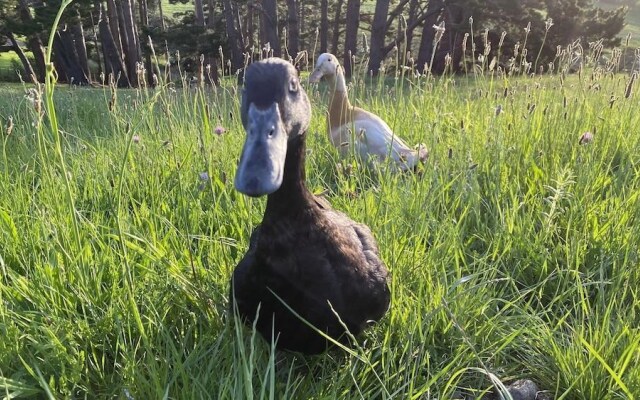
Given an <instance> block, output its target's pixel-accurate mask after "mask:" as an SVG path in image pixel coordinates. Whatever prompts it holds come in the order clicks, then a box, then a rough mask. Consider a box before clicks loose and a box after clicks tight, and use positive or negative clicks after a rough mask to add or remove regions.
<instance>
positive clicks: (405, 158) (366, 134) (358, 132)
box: [309, 53, 428, 170]
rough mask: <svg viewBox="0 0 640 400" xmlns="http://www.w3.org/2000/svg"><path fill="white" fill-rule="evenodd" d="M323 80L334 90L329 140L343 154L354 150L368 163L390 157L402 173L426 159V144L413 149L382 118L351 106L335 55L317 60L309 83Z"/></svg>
mask: <svg viewBox="0 0 640 400" xmlns="http://www.w3.org/2000/svg"><path fill="white" fill-rule="evenodd" d="M323 77H324V78H325V79H326V80H327V82H328V83H329V87H330V88H331V100H330V102H329V118H328V133H329V140H331V144H333V145H334V146H335V147H336V148H337V149H338V150H339V151H340V153H341V154H342V155H345V154H346V153H348V152H349V150H350V149H351V148H353V149H354V150H355V151H356V153H357V154H358V155H360V156H361V157H362V158H364V159H365V160H366V159H368V158H369V157H371V156H374V157H375V158H378V159H379V160H384V159H385V158H386V157H387V156H391V157H392V158H393V160H394V161H395V163H396V165H397V166H398V167H399V168H400V169H402V170H409V169H413V168H415V167H416V166H417V164H418V162H420V161H424V160H425V159H426V158H427V154H428V153H427V149H426V148H425V147H424V145H422V144H421V145H419V146H418V148H417V149H412V148H410V147H409V146H407V144H406V143H405V142H404V141H403V140H402V139H401V138H400V137H398V136H397V135H396V134H395V133H393V131H392V130H391V128H390V127H389V125H387V123H386V122H384V121H383V120H382V119H381V118H380V117H378V116H377V115H375V114H373V113H371V112H369V111H366V110H363V109H361V108H359V107H354V106H352V105H351V103H350V102H349V98H348V97H347V84H346V81H345V78H344V71H343V69H342V67H341V66H340V63H339V62H338V59H337V58H336V57H335V56H334V55H333V54H330V53H323V54H321V55H320V57H318V61H317V63H316V68H315V70H314V71H313V72H312V73H311V75H310V76H309V82H319V81H320V79H321V78H323Z"/></svg>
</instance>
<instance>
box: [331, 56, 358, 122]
mask: <svg viewBox="0 0 640 400" xmlns="http://www.w3.org/2000/svg"><path fill="white" fill-rule="evenodd" d="M326 80H327V83H328V85H329V88H330V90H331V100H330V102H329V119H330V123H331V126H332V127H335V126H338V125H341V124H342V123H343V122H344V121H346V120H347V119H348V115H350V113H351V110H352V108H353V107H352V106H351V103H350V102H349V97H348V96H347V82H346V81H345V78H344V74H343V73H342V68H340V67H338V69H337V70H336V73H335V75H326Z"/></svg>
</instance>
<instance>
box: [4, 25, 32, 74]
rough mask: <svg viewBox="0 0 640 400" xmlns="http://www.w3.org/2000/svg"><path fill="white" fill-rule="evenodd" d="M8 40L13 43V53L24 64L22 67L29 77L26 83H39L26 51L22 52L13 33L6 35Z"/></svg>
mask: <svg viewBox="0 0 640 400" xmlns="http://www.w3.org/2000/svg"><path fill="white" fill-rule="evenodd" d="M6 36H7V38H8V39H9V41H10V42H11V45H12V46H13V51H14V52H15V53H16V54H17V55H18V58H19V59H20V62H21V63H22V67H23V68H24V72H25V74H26V75H27V79H26V81H27V82H29V81H31V82H34V83H35V82H37V80H38V77H37V76H36V73H35V72H34V70H33V67H32V66H31V63H30V62H29V59H28V58H27V55H26V54H24V51H23V50H22V47H20V45H19V44H18V41H17V40H16V37H15V36H14V35H13V33H12V32H9V33H7V34H6Z"/></svg>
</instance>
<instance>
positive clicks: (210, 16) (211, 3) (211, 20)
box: [207, 0, 216, 29]
mask: <svg viewBox="0 0 640 400" xmlns="http://www.w3.org/2000/svg"><path fill="white" fill-rule="evenodd" d="M207 7H208V8H209V10H208V11H209V12H208V13H207V26H208V27H209V28H211V29H213V27H214V26H215V24H216V18H215V17H216V12H215V8H216V2H215V0H207Z"/></svg>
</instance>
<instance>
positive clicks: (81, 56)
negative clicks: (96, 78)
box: [69, 12, 92, 81]
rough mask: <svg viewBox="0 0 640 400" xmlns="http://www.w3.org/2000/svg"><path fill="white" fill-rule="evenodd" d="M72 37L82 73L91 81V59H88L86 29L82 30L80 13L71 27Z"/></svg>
mask: <svg viewBox="0 0 640 400" xmlns="http://www.w3.org/2000/svg"><path fill="white" fill-rule="evenodd" d="M69 30H70V33H71V37H72V38H73V44H74V47H75V53H76V55H77V56H78V64H79V65H80V68H82V72H83V73H84V75H85V77H86V78H88V79H89V81H91V80H92V79H91V71H89V58H88V57H87V43H86V42H85V39H84V29H83V28H82V19H81V18H80V13H79V12H77V13H76V18H75V21H73V24H72V25H71V26H69Z"/></svg>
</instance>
